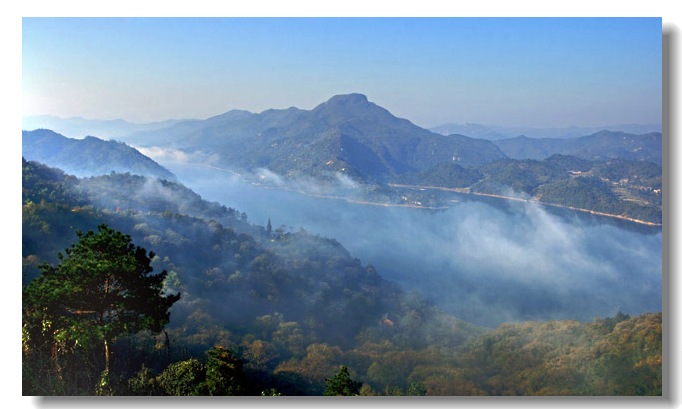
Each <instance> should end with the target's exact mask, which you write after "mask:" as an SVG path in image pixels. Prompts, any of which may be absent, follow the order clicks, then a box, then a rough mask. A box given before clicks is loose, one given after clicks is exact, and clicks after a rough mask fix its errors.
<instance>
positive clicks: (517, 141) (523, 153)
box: [495, 131, 663, 165]
mask: <svg viewBox="0 0 682 409" xmlns="http://www.w3.org/2000/svg"><path fill="white" fill-rule="evenodd" d="M495 144H496V145H497V146H499V148H500V149H501V150H502V151H503V152H504V153H505V154H506V155H507V156H509V157H510V158H514V159H544V158H547V157H549V156H551V155H553V154H556V153H558V154H562V155H571V156H576V157H579V158H583V159H588V160H607V159H615V158H620V159H627V160H635V161H648V162H653V163H656V164H658V165H661V164H662V152H663V151H662V149H663V148H662V134H661V133H660V132H651V133H646V134H640V135H636V134H630V133H625V132H612V131H600V132H597V133H594V134H591V135H586V136H582V137H579V138H572V139H552V138H542V139H534V138H528V137H526V136H519V137H516V138H511V139H503V140H499V141H495Z"/></svg>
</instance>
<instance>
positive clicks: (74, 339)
mask: <svg viewBox="0 0 682 409" xmlns="http://www.w3.org/2000/svg"><path fill="white" fill-rule="evenodd" d="M78 238H79V241H78V243H76V244H74V245H72V246H71V248H68V249H66V250H65V254H62V253H60V254H59V255H58V258H59V260H60V263H59V264H58V265H57V266H51V265H48V264H43V265H42V266H41V270H42V274H41V276H40V277H38V278H37V279H35V280H33V281H31V282H30V283H29V284H28V285H27V286H26V287H25V288H24V291H23V333H24V351H25V353H26V358H29V357H30V355H31V354H32V353H33V351H34V350H36V351H39V350H44V349H46V348H55V347H58V348H59V350H61V351H63V352H62V354H65V353H67V352H69V351H72V350H74V349H84V350H86V351H87V350H93V351H94V350H97V349H98V346H99V345H103V363H104V372H103V373H104V375H103V376H101V377H100V379H99V381H98V382H99V386H98V387H97V388H98V390H104V389H106V388H107V384H108V383H109V381H108V379H109V376H110V374H109V367H110V366H109V348H110V346H111V343H112V341H114V340H115V339H116V338H117V337H119V336H121V335H124V334H131V333H135V332H138V331H141V330H151V331H154V332H158V331H161V329H163V327H164V326H165V325H166V324H167V323H168V320H169V312H168V310H169V308H170V307H171V306H172V305H173V304H174V303H175V302H176V301H177V300H178V299H179V298H180V295H179V294H176V295H164V294H163V292H162V290H163V281H164V279H165V276H166V272H165V271H164V272H162V273H160V274H156V275H153V274H151V273H152V272H153V268H152V267H151V258H153V257H154V254H153V253H150V254H149V256H147V252H146V250H145V249H143V248H141V247H139V246H135V245H133V244H132V241H131V239H130V236H127V235H124V234H123V233H121V232H119V231H115V230H113V229H111V228H109V227H108V226H106V225H104V224H103V225H100V226H99V227H98V232H97V233H95V232H93V231H89V232H87V233H81V232H78ZM36 353H38V352H36ZM97 366H98V365H95V367H97ZM102 388H104V389H102Z"/></svg>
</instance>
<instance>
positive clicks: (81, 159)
mask: <svg viewBox="0 0 682 409" xmlns="http://www.w3.org/2000/svg"><path fill="white" fill-rule="evenodd" d="M22 154H23V156H24V157H25V158H26V159H27V160H32V161H38V162H42V163H44V164H46V165H48V166H52V167H58V168H60V169H62V170H64V171H65V172H66V173H69V174H72V175H75V176H78V177H83V176H97V175H106V174H109V173H111V172H116V173H127V172H129V173H132V174H138V175H144V176H151V177H156V178H159V179H167V180H175V175H173V173H171V172H170V171H168V170H167V169H165V168H164V167H162V166H161V165H159V164H158V163H156V162H154V161H153V160H152V159H150V158H149V157H147V156H145V155H143V154H141V153H140V152H138V151H137V150H136V149H135V148H132V147H130V146H128V145H126V144H125V143H122V142H115V141H104V140H102V139H99V138H96V137H94V136H88V137H86V138H85V139H71V138H67V137H65V136H63V135H61V134H58V133H56V132H54V131H51V130H48V129H38V130H35V131H23V132H22Z"/></svg>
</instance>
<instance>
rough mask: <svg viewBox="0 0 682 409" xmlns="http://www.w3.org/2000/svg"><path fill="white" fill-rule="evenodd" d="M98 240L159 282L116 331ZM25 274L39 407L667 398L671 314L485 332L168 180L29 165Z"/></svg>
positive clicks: (25, 164) (26, 321)
mask: <svg viewBox="0 0 682 409" xmlns="http://www.w3.org/2000/svg"><path fill="white" fill-rule="evenodd" d="M590 166H591V167H590V169H594V167H593V166H592V165H590ZM448 171H451V172H460V170H459V169H456V168H453V169H450V170H448ZM637 174H638V175H640V174H641V173H640V172H638V173H637ZM463 175H465V176H466V177H471V176H474V175H469V174H463ZM545 194H547V195H550V194H551V192H546V193H545ZM275 222H276V221H275ZM275 226H276V223H275ZM97 240H103V242H104V243H107V246H105V247H106V248H107V249H109V250H108V251H109V253H106V254H110V253H112V252H113V253H115V254H116V257H113V258H111V259H107V262H111V263H113V265H120V266H122V267H120V269H121V270H122V271H123V270H126V269H127V268H128V267H129V266H131V265H139V269H141V270H143V272H144V274H143V275H146V276H148V277H153V279H152V278H150V279H149V280H148V281H144V280H143V281H140V280H142V279H141V278H135V279H134V280H133V279H130V280H133V281H130V282H135V283H146V284H144V285H143V286H142V287H144V288H147V287H148V288H150V291H148V292H146V293H144V294H145V295H143V296H137V295H136V296H135V297H137V298H135V297H133V295H131V294H132V293H135V292H131V291H128V290H125V289H124V291H122V294H123V295H122V297H123V298H122V299H124V300H129V299H134V300H137V301H135V302H134V303H132V304H130V305H129V304H126V302H127V301H126V302H123V301H121V302H120V303H117V304H115V307H116V308H114V309H113V312H107V313H106V314H101V315H102V316H106V317H108V318H109V321H106V322H105V321H102V320H99V321H98V320H94V319H92V317H93V316H94V315H93V314H94V313H93V312H92V311H91V310H90V309H88V308H91V307H87V306H86V304H84V302H85V301H87V300H88V299H89V298H88V297H92V296H90V295H88V296H87V297H86V296H79V294H83V293H82V291H84V290H83V288H84V286H83V284H82V282H81V281H78V280H80V276H79V275H78V274H76V273H74V272H77V271H81V267H80V266H82V265H83V264H87V263H94V265H99V264H97V263H98V262H99V263H100V264H101V263H102V262H103V261H101V260H98V259H95V258H93V257H95V256H93V253H92V252H88V251H81V250H82V249H85V248H89V247H88V246H89V245H92V243H93V242H97V243H99V241H97ZM113 244H116V246H113ZM112 246H113V247H112ZM112 248H114V249H119V250H115V251H114V250H111V249H112ZM120 249H123V250H120ZM130 255H134V257H133V258H132V259H131V260H133V259H134V260H136V261H135V262H133V261H125V262H123V261H120V260H124V256H125V257H128V256H130ZM131 257H132V256H131ZM93 260H94V262H93ZM125 260H128V258H125ZM116 263H118V264H116ZM135 263H137V264H135ZM22 266H23V269H22V270H23V271H22V274H23V297H22V300H23V303H22V307H23V308H22V324H23V325H22V378H23V394H24V395H42V396H51V395H98V394H99V395H258V396H261V395H661V394H662V315H661V313H660V312H652V313H647V314H642V315H640V316H628V315H625V314H618V315H616V316H614V317H604V318H600V319H595V320H594V321H593V322H577V321H549V322H525V323H509V324H503V325H501V326H500V327H498V328H483V327H480V326H476V325H473V324H470V323H467V322H465V321H462V320H460V319H458V318H457V317H453V316H451V315H448V314H446V313H444V312H443V311H441V310H439V308H438V307H437V306H436V305H432V304H430V303H429V302H427V301H426V300H424V299H423V298H422V297H421V296H420V295H419V294H415V293H411V292H407V291H405V290H404V289H402V288H400V287H399V286H398V285H397V284H395V283H393V282H391V281H388V280H386V279H384V278H383V277H382V275H381V272H380V271H377V270H376V269H375V268H374V267H372V266H371V265H364V264H363V263H362V262H361V261H360V260H358V259H356V258H354V257H353V256H352V255H351V254H349V252H348V251H347V250H346V249H345V248H344V247H343V246H342V245H341V244H340V243H338V242H337V241H336V240H334V239H331V238H324V237H320V236H318V235H315V234H313V233H310V232H307V231H304V230H301V229H299V230H295V229H290V228H284V227H274V226H273V224H272V223H271V222H270V221H269V222H268V224H267V225H266V226H259V225H256V224H253V223H251V222H250V221H249V220H248V217H247V215H246V214H244V213H241V212H239V211H237V210H235V209H231V208H228V207H225V206H223V205H221V204H218V203H210V202H206V201H204V200H202V199H201V197H199V196H198V195H197V194H196V193H194V192H192V191H191V190H189V189H187V188H186V187H184V186H182V185H180V184H177V183H174V182H169V181H166V180H159V179H154V178H147V177H142V176H135V175H130V174H119V173H111V174H109V175H105V176H97V177H86V178H76V177H74V176H70V175H67V174H65V173H64V172H62V171H60V170H58V169H54V168H48V167H46V166H44V165H42V164H40V163H37V162H31V161H26V160H24V159H22ZM117 268H119V267H117ZM86 271H87V269H86ZM117 271H118V270H117ZM160 279H162V280H163V282H162V287H159V282H160V281H159V280H160ZM135 280H137V281H135ZM116 282H117V283H118V284H119V285H121V286H123V285H124V284H125V283H126V281H125V280H123V279H118V280H117V281H116ZM110 285H111V283H110V282H108V281H107V283H106V288H107V289H108V288H110V287H109V286H110ZM133 287H134V286H133ZM137 287H139V285H138V286H137ZM126 288H132V287H126ZM68 300H75V301H74V302H75V304H68V303H67V301H68ZM145 300H147V301H145ZM149 300H156V301H161V302H162V304H163V306H164V307H166V308H167V311H166V310H165V309H164V308H160V307H158V306H157V307H155V308H151V307H150V306H149V305H148V304H150V303H149V302H148V301H149ZM107 305H108V304H107ZM111 305H114V304H113V303H112V304H111ZM150 308H151V309H150ZM122 311H133V313H126V314H124V313H122ZM165 312H168V313H169V315H168V316H166V315H164V313H165ZM119 318H120V320H119Z"/></svg>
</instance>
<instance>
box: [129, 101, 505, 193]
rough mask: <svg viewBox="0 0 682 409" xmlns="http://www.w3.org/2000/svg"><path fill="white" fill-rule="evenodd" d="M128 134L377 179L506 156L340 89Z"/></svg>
mask: <svg viewBox="0 0 682 409" xmlns="http://www.w3.org/2000/svg"><path fill="white" fill-rule="evenodd" d="M128 141H130V142H131V143H133V144H137V145H140V146H153V145H163V146H171V147H174V148H179V149H184V150H188V151H194V150H201V151H204V152H205V153H210V154H215V155H217V157H218V162H219V163H220V164H222V165H224V166H228V167H233V168H242V169H246V170H253V169H256V168H268V169H270V170H271V171H274V172H277V173H280V174H283V175H287V176H294V175H306V176H312V177H316V178H323V179H324V178H329V177H333V175H335V174H337V173H341V174H346V175H348V176H350V177H353V178H357V179H359V180H361V181H378V182H381V181H386V180H390V179H392V178H394V177H395V176H396V175H401V174H404V173H408V172H419V171H424V170H427V169H429V168H431V167H433V166H434V165H436V164H438V163H441V162H454V163H457V164H458V165H461V166H480V165H484V164H486V163H490V162H493V161H495V160H498V159H501V158H504V157H505V155H504V154H503V153H502V152H501V151H500V149H499V148H498V147H497V146H495V145H494V144H493V143H491V142H490V141H486V140H477V139H474V138H469V137H467V136H463V135H448V136H445V135H440V134H436V133H433V132H431V131H428V130H426V129H423V128H420V127H418V126H416V125H414V124H413V123H411V122H410V121H408V120H406V119H401V118H396V117H395V116H393V115H392V114H391V113H390V112H389V111H387V110H386V109H384V108H382V107H380V106H378V105H376V104H374V103H372V102H370V101H368V99H367V97H366V96H365V95H362V94H348V95H337V96H334V97H332V98H331V99H329V100H328V101H326V102H324V103H322V104H320V105H318V106H317V107H315V108H314V109H312V110H301V109H297V108H289V109H285V110H268V111H264V112H262V113H260V114H254V113H250V112H246V111H230V112H227V113H225V114H223V115H220V116H216V117H213V118H209V119H207V120H205V121H190V122H181V123H178V124H176V125H175V126H172V127H170V128H167V129H162V130H156V131H150V132H138V133H135V134H132V135H130V136H129V139H128Z"/></svg>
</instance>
